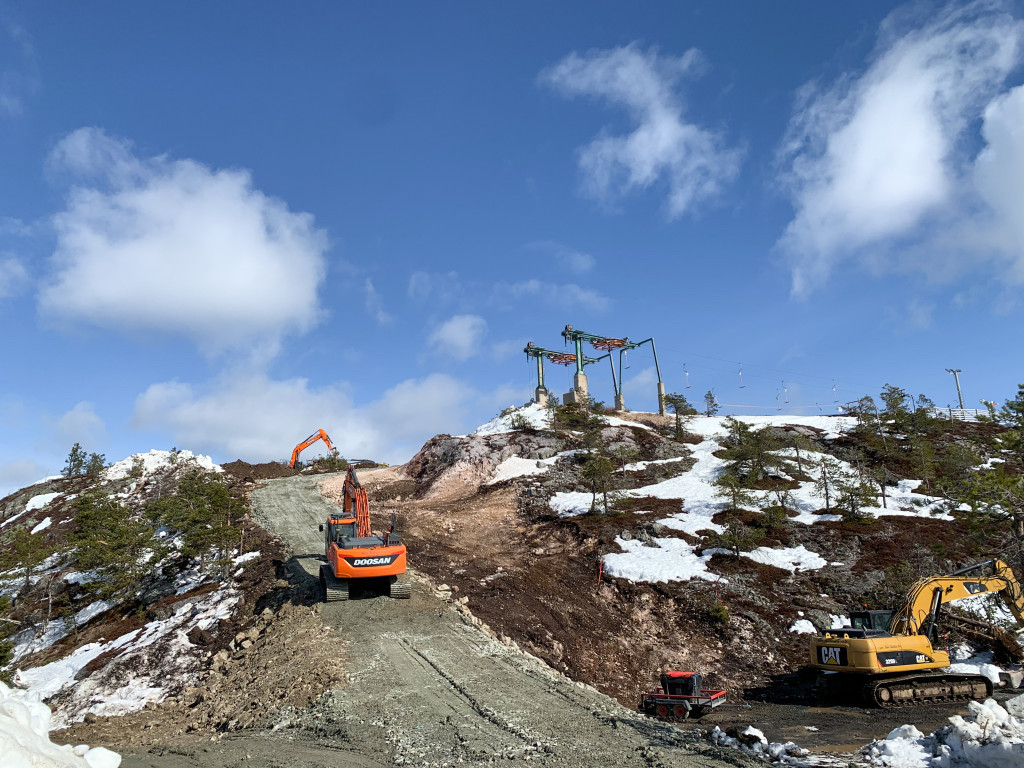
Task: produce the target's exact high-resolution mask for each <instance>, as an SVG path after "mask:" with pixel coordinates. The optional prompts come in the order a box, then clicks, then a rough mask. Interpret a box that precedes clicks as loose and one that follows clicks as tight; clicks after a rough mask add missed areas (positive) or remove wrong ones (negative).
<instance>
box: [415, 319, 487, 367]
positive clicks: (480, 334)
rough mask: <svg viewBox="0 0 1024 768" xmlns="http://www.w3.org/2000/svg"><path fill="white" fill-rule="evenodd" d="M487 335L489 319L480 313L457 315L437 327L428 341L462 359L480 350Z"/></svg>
mask: <svg viewBox="0 0 1024 768" xmlns="http://www.w3.org/2000/svg"><path fill="white" fill-rule="evenodd" d="M486 335H487V321H486V320H484V319H483V318H482V317H480V316H479V315H455V316H453V317H451V318H450V319H448V320H446V321H445V322H444V323H442V324H441V325H440V326H438V327H437V328H435V329H434V330H433V332H431V334H430V336H429V337H428V338H427V341H428V343H429V344H430V345H431V346H432V347H434V349H436V350H437V351H439V352H441V353H443V354H447V355H451V356H452V357H454V358H455V359H456V360H460V361H461V360H468V359H469V358H471V357H473V355H475V354H477V353H478V352H479V351H480V343H481V342H482V341H483V339H484V336H486Z"/></svg>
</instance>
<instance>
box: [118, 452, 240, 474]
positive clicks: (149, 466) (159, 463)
mask: <svg viewBox="0 0 1024 768" xmlns="http://www.w3.org/2000/svg"><path fill="white" fill-rule="evenodd" d="M136 458H139V459H141V461H142V474H143V476H145V475H151V474H153V473H154V472H156V471H157V470H158V469H163V468H165V467H173V466H175V465H177V464H186V463H187V464H189V465H190V466H193V467H196V468H197V469H205V470H208V471H210V472H223V471H224V470H223V469H222V468H221V467H220V465H218V464H214V462H213V459H211V458H210V457H209V456H203V455H201V454H194V453H192V451H178V452H177V453H173V452H171V451H158V450H156V449H153V450H151V451H150V452H149V453H134V454H132V455H131V456H129V457H128V458H126V459H121V461H118V462H116V463H114V464H111V465H110V466H109V467H107V468H106V469H104V470H103V479H104V480H124V479H125V478H126V477H129V476H130V475H131V471H132V467H133V465H134V463H135V460H136Z"/></svg>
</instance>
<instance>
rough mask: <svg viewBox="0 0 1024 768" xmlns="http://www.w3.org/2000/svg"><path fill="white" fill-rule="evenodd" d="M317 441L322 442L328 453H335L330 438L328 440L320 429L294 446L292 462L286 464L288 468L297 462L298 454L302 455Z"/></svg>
mask: <svg viewBox="0 0 1024 768" xmlns="http://www.w3.org/2000/svg"><path fill="white" fill-rule="evenodd" d="M317 440H323V441H324V445H326V446H327V450H328V451H330V452H331V453H336V451H335V448H334V446H333V445H332V444H331V438H329V437H328V436H327V433H326V432H324V431H323V430H322V429H318V430H317V431H316V432H314V433H313V434H312V435H310V436H309V437H307V438H306V439H305V440H303V441H302V442H301V443H299V444H298V445H296V446H295V449H294V450H293V451H292V460H291V461H289V462H288V466H289V467H294V466H295V462H296V461H298V460H299V454H300V453H302V452H303V451H304V450H306V449H307V448H309V446H311V445H312V444H313V443H315V442H316V441H317Z"/></svg>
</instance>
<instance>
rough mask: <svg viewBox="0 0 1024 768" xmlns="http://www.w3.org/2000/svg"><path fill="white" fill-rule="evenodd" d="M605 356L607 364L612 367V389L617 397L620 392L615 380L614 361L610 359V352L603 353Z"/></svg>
mask: <svg viewBox="0 0 1024 768" xmlns="http://www.w3.org/2000/svg"><path fill="white" fill-rule="evenodd" d="M605 357H607V358H608V365H610V366H611V368H612V391H613V392H614V393H615V396H616V397H618V396H619V395H620V394H622V393H621V392H619V385H618V382H616V381H615V361H614V360H612V354H611V352H609V353H608V354H607V355H605Z"/></svg>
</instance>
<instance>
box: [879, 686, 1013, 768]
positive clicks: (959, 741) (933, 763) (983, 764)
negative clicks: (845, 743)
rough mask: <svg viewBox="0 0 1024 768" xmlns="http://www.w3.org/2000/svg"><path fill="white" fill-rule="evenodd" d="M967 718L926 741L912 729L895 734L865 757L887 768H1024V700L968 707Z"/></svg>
mask: <svg viewBox="0 0 1024 768" xmlns="http://www.w3.org/2000/svg"><path fill="white" fill-rule="evenodd" d="M967 709H968V711H969V714H968V715H967V717H966V718H964V717H961V716H960V715H954V716H953V717H951V718H949V723H950V724H949V725H948V726H946V727H944V728H939V729H938V730H936V731H934V732H933V733H932V734H931V735H929V736H925V735H924V734H922V733H921V731H919V730H918V729H917V728H915V727H914V726H913V725H903V726H901V727H899V728H896V729H894V730H893V731H891V732H890V733H889V735H888V736H887V737H886V738H885V739H880V740H878V741H875V742H873V743H872V744H870V745H868V746H867V747H865V748H864V749H863V750H862V752H863V754H864V756H865V757H866V758H867V759H868V761H869V762H871V763H872V764H874V765H882V766H887V767H888V768H952V766H964V767H965V768H1020V766H1022V765H1024V695H1021V696H1017V697H1015V698H1012V699H1010V700H1008V701H1007V702H1006V707H1005V709H1004V708H1003V707H1002V706H1000V704H999V703H998V702H997V701H995V700H994V699H988V700H987V701H985V702H984V703H983V704H982V703H979V702H977V701H970V702H968V703H967Z"/></svg>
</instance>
